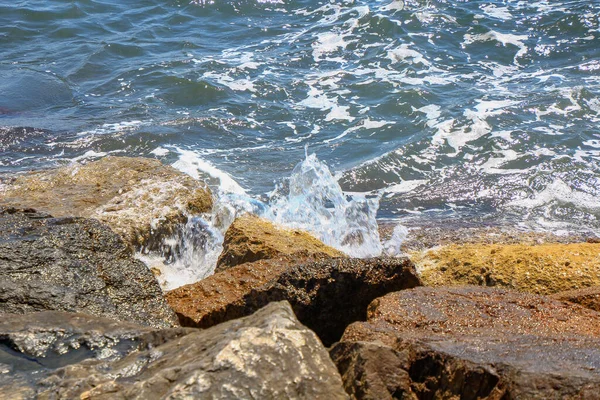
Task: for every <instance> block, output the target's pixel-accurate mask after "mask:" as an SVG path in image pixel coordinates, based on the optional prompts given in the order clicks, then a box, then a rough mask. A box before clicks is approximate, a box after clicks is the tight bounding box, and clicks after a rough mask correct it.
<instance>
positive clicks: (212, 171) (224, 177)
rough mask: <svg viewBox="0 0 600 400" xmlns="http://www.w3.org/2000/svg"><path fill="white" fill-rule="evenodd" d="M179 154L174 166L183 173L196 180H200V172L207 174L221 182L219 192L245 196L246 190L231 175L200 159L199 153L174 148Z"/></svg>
mask: <svg viewBox="0 0 600 400" xmlns="http://www.w3.org/2000/svg"><path fill="white" fill-rule="evenodd" d="M174 149H175V150H176V151H177V152H178V153H179V160H177V161H176V162H175V164H173V167H175V168H177V169H178V170H180V171H181V172H184V173H186V174H188V175H190V176H191V177H193V178H195V179H200V174H199V172H203V173H206V174H208V175H210V176H212V177H213V178H216V179H218V180H219V191H220V192H222V193H238V194H245V193H246V190H245V189H244V188H242V187H241V186H240V184H239V183H237V182H236V181H235V180H234V179H233V178H232V177H231V176H230V175H229V174H227V173H226V172H224V171H222V170H220V169H218V168H217V167H215V166H214V165H212V164H211V163H210V162H208V161H206V160H204V159H202V158H201V157H199V155H198V153H196V152H194V151H191V150H184V149H181V148H178V147H175V148H174Z"/></svg>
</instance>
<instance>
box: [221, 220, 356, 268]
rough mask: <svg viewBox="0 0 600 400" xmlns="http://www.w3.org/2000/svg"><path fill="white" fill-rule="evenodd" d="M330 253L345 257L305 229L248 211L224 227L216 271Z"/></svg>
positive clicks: (334, 255)
mask: <svg viewBox="0 0 600 400" xmlns="http://www.w3.org/2000/svg"><path fill="white" fill-rule="evenodd" d="M332 257H345V254H344V253H342V252H341V251H339V250H336V249H334V248H333V247H329V246H327V245H325V244H324V243H323V242H321V241H320V240H318V239H316V238H315V237H313V236H312V235H310V234H309V233H307V232H304V231H300V230H289V229H285V228H283V227H279V226H276V225H274V224H273V223H271V222H270V221H267V220H265V219H262V218H259V217H256V216H253V215H249V214H247V215H243V216H241V217H239V218H236V219H235V221H233V223H232V224H231V226H230V227H229V228H228V229H227V232H226V233H225V238H224V241H223V251H222V252H221V255H220V256H219V260H218V261H217V267H216V269H215V271H216V272H219V271H224V270H226V269H227V268H231V267H234V266H236V265H240V264H244V263H248V262H254V261H259V260H267V259H273V258H287V259H289V260H293V261H294V262H295V263H296V264H298V263H299V262H301V261H309V260H314V259H322V258H332Z"/></svg>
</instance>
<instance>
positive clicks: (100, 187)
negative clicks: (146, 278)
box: [0, 157, 212, 249]
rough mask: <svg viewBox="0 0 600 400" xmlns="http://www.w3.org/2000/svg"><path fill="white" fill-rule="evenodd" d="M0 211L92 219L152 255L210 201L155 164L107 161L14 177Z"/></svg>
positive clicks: (203, 190) (200, 189)
mask: <svg viewBox="0 0 600 400" xmlns="http://www.w3.org/2000/svg"><path fill="white" fill-rule="evenodd" d="M0 205H4V206H13V207H28V208H35V209H38V210H40V211H45V212H48V213H50V214H52V215H54V216H56V217H66V216H76V217H86V218H96V219H98V220H100V221H102V222H104V223H106V224H107V225H109V226H110V227H111V228H112V229H113V230H114V231H115V232H117V233H119V234H120V235H121V236H122V237H123V239H125V241H126V242H128V243H130V244H132V245H133V246H135V247H137V248H139V247H148V248H151V249H155V248H158V247H159V246H160V236H161V235H170V234H172V233H173V232H174V230H175V228H176V227H177V226H178V224H180V223H183V222H185V221H186V219H187V217H186V215H187V213H201V212H206V211H209V210H210V209H211V207H212V197H211V193H210V191H209V189H208V188H207V187H206V186H205V185H204V184H203V183H201V182H198V181H196V180H195V179H193V178H192V177H189V176H187V175H185V174H183V173H181V172H179V171H177V170H176V169H174V168H172V167H170V166H165V165H163V164H161V163H160V161H158V160H154V159H149V158H141V157H105V158H102V159H100V160H98V161H94V162H90V163H87V164H85V165H81V164H74V165H69V166H67V167H62V168H58V169H54V170H49V171H42V172H34V173H31V174H28V175H22V176H18V177H17V178H16V179H15V180H14V181H13V182H12V183H10V184H9V185H6V186H4V187H2V189H0Z"/></svg>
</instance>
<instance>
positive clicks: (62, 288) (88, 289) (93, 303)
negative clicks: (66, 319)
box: [0, 208, 177, 327]
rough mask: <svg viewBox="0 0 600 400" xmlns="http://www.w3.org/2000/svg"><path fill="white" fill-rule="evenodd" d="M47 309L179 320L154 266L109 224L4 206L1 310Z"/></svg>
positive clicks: (163, 322) (160, 322) (0, 215)
mask: <svg viewBox="0 0 600 400" xmlns="http://www.w3.org/2000/svg"><path fill="white" fill-rule="evenodd" d="M44 310H56V311H70V312H82V313H86V314H92V315H97V316H103V317H107V318H114V319H119V320H123V321H131V322H136V323H140V324H143V325H150V326H154V327H170V326H174V325H177V318H176V316H175V314H174V313H173V311H172V310H171V309H170V308H169V306H168V305H167V303H166V301H165V299H164V297H163V295H162V291H161V289H160V287H159V285H158V283H157V281H156V279H155V278H154V276H153V275H152V273H151V272H150V271H149V270H148V268H147V267H146V266H145V265H144V264H143V263H142V262H140V261H138V260H135V259H134V258H133V257H132V254H131V252H130V249H129V248H128V247H127V246H126V245H125V243H123V240H122V239H121V238H120V237H119V235H117V234H115V233H114V232H112V231H111V230H110V228H108V227H107V226H106V225H103V224H101V223H100V222H98V221H96V220H93V219H85V218H52V217H51V216H49V215H47V214H43V213H39V212H36V211H34V210H17V209H12V208H8V209H2V208H0V312H6V313H18V314H22V313H30V312H34V311H44Z"/></svg>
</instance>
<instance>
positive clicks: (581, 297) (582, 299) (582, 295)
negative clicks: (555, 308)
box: [550, 286, 600, 311]
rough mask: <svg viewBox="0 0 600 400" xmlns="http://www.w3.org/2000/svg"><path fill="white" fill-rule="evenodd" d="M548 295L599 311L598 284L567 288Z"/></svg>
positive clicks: (599, 294) (599, 290)
mask: <svg viewBox="0 0 600 400" xmlns="http://www.w3.org/2000/svg"><path fill="white" fill-rule="evenodd" d="M550 297H552V298H553V299H556V300H562V301H570V302H571V303H576V304H579V305H581V306H583V307H586V308H589V309H592V310H594V311H600V286H592V287H588V288H585V289H575V290H567V291H565V292H558V293H555V294H553V295H552V296H550Z"/></svg>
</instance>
